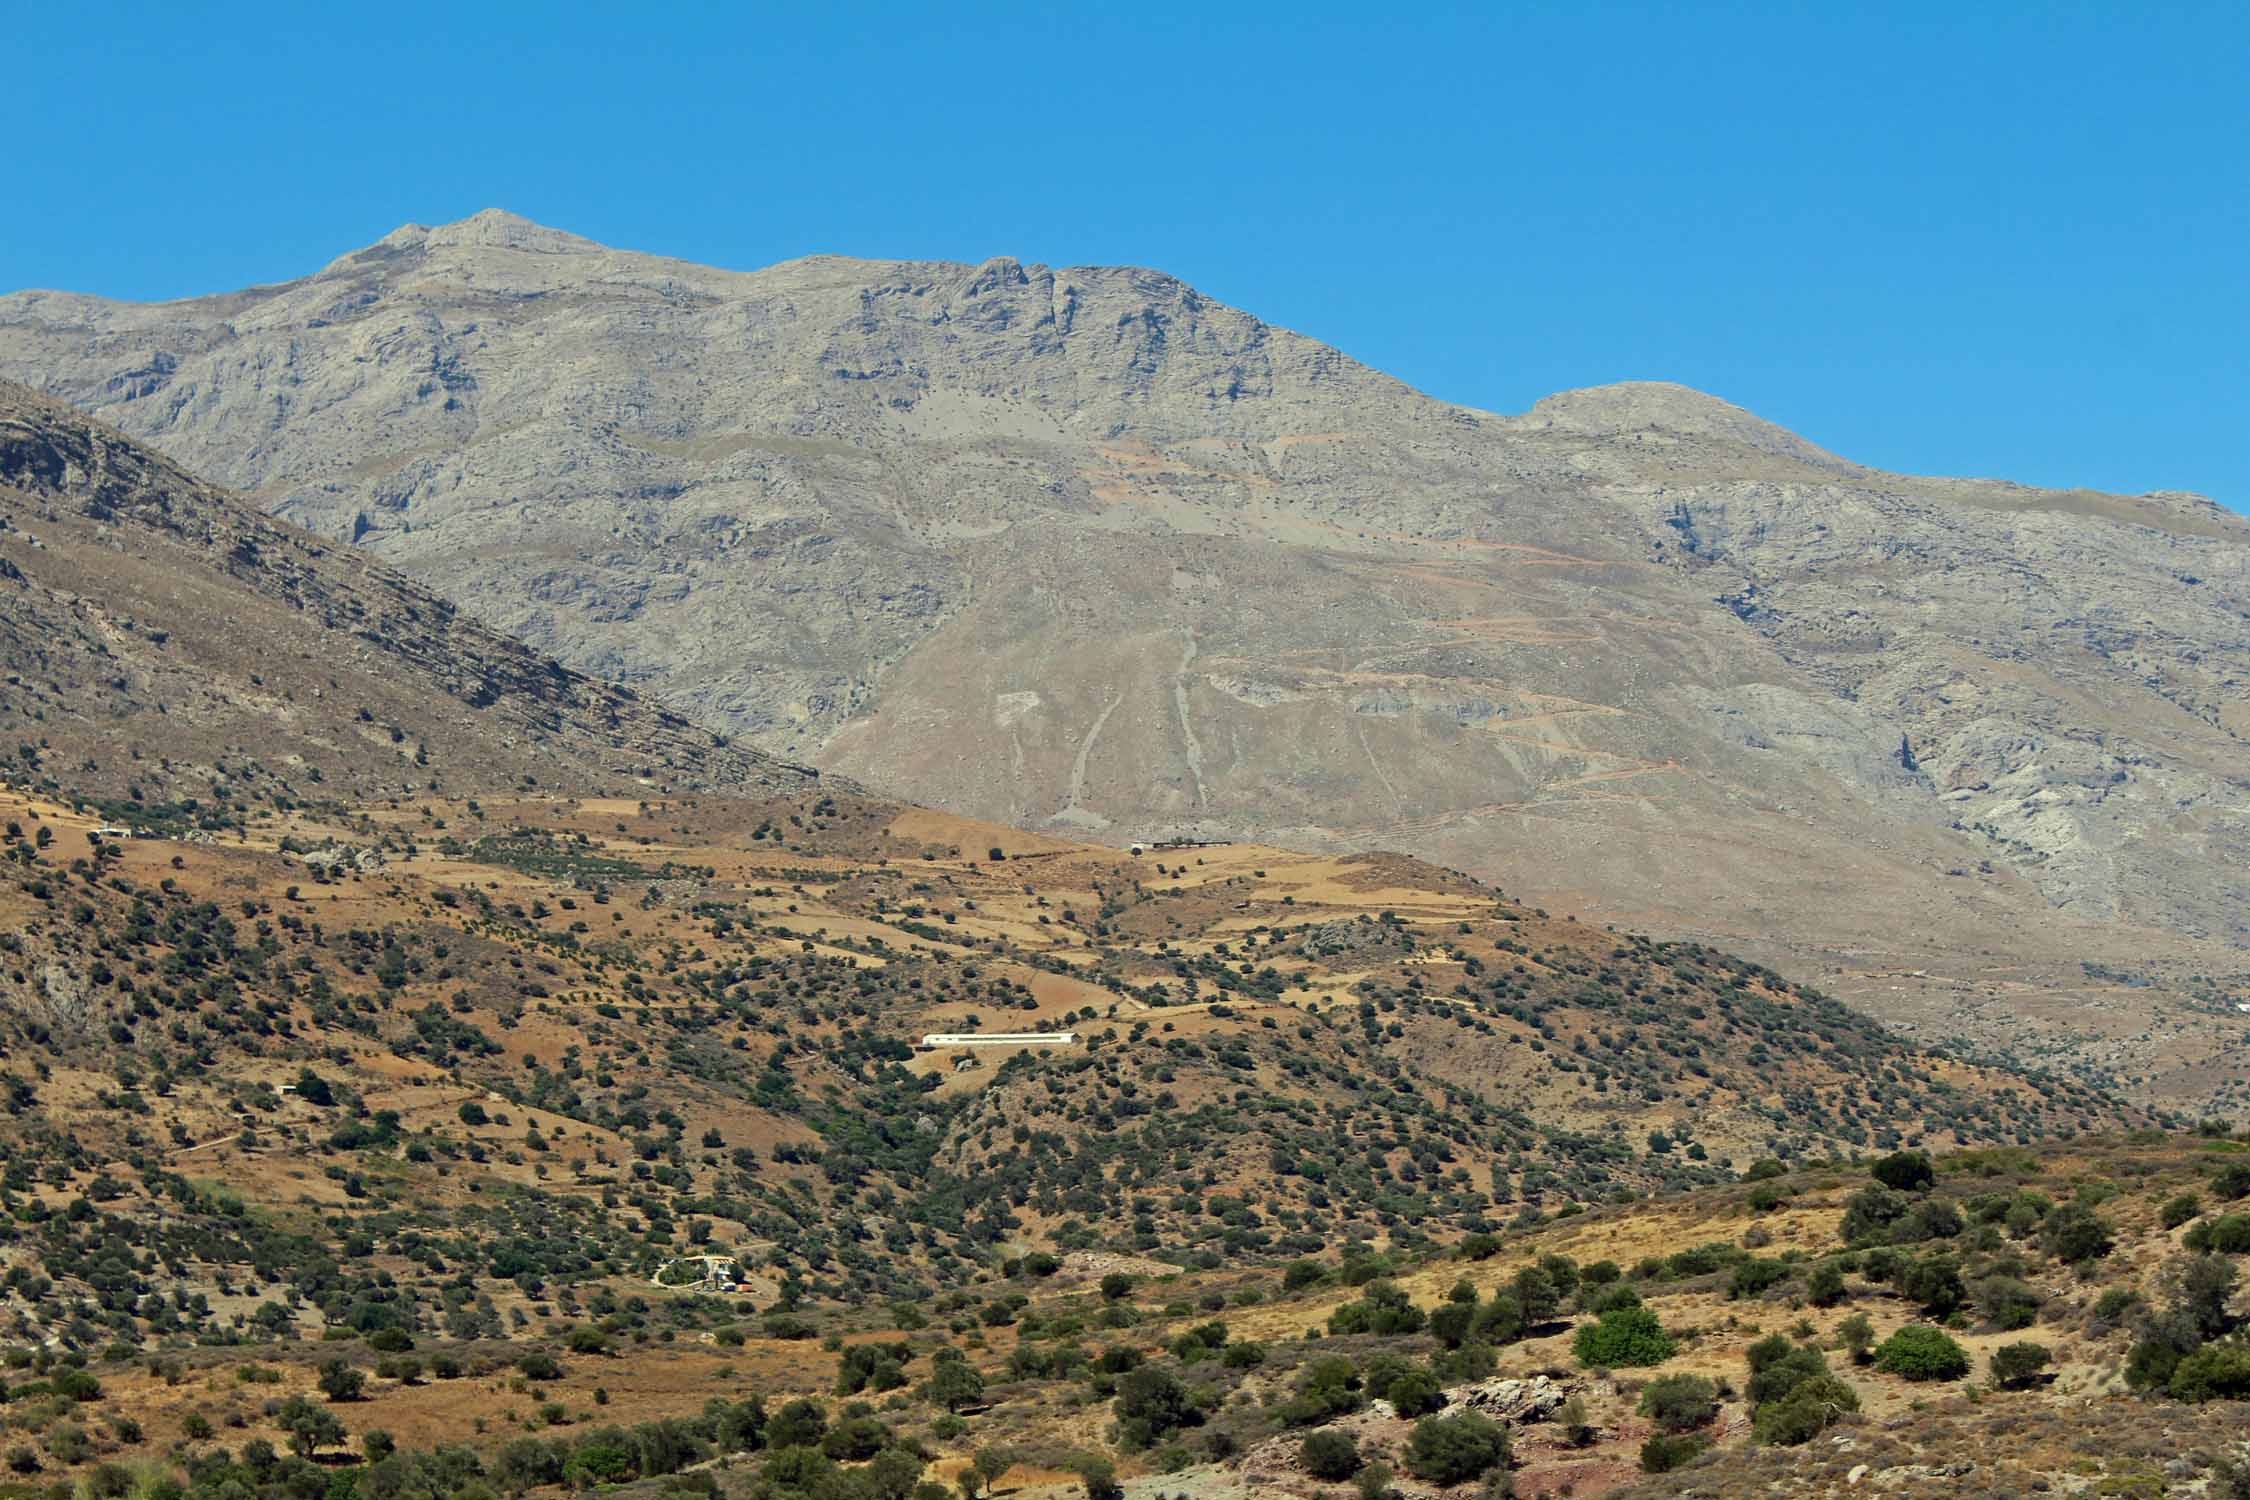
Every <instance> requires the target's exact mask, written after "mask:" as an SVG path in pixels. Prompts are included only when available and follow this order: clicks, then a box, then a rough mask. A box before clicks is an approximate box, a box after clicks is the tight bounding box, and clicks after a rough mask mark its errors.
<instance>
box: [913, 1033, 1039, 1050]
mask: <svg viewBox="0 0 2250 1500" xmlns="http://www.w3.org/2000/svg"><path fill="white" fill-rule="evenodd" d="M1077 1041H1078V1033H1077V1032H1075V1031H933V1032H930V1033H929V1034H928V1035H927V1036H924V1037H923V1038H922V1041H921V1044H920V1045H921V1050H922V1051H924V1052H934V1051H936V1050H937V1049H938V1048H940V1047H1069V1046H1074V1045H1076V1044H1077Z"/></svg>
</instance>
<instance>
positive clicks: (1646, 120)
mask: <svg viewBox="0 0 2250 1500" xmlns="http://www.w3.org/2000/svg"><path fill="white" fill-rule="evenodd" d="M1389 9H1390V8H1389V7H1384V6H1377V5H1369V4H1365V3H1360V4H1355V5H1352V6H1349V7H1340V6H1339V7H1330V6H1325V5H1319V4H1291V5H1286V6H1284V5H1272V4H1267V3H1260V0H1245V3H1241V4H1238V5H1235V6H1232V7H1215V6H1210V5H1208V4H1197V5H1171V4H1136V5H1130V6H1125V5H1119V6H1113V7H1108V8H1105V9H1102V10H1099V11H1096V10H1095V9H1094V8H1093V7H1063V6H1042V7H1038V8H1036V9H1034V8H1030V7H1025V8H1021V9H1017V8H1012V7H1010V8H996V7H975V6H970V7H930V6H920V5H917V6H903V5H877V4H869V5H862V6H849V5H837V6H815V5H805V4H789V5H774V6H766V7H756V6H744V5H711V6H708V7H705V6H687V5H667V4H662V3H629V4H614V3H613V4H608V5H603V6H599V7H595V6H576V5H547V4H539V5H531V4H510V3H506V0H486V3H481V4H459V3H454V4H448V5H443V6H437V5H430V6H425V5H420V4H411V3H408V4H393V5H390V6H386V7H348V8H347V7H341V6H309V7H299V6H294V5H292V6H287V7H284V6H264V5H249V4H239V5H233V6H227V5H210V6H183V5H178V4H176V3H174V4H166V5H161V6H159V5H146V4H135V3H128V4H119V5H111V6H105V7H102V8H101V9H100V10H99V11H98V12H94V11H82V10H80V9H79V8H77V7H70V6H60V5H52V4H32V3H29V0H0V22H4V23H5V30H4V32H0V34H5V35H6V36H7V39H8V40H7V45H6V52H7V58H8V60H7V63H6V67H5V71H4V74H0V78H4V82H0V119H4V120H5V123H6V125H7V127H8V131H9V136H8V138H9V141H10V142H11V144H12V146H13V148H14V149H12V150H11V151H10V152H9V153H8V158H7V169H6V175H7V180H8V194H7V202H8V209H7V212H6V213H5V215H4V216H0V289H14V288H18V287H27V286H42V287H62V288H68V289H72V290H83V291H91V292H99V293H104V294H108V295H112V296H122V297H134V298H150V297H176V296H184V295H190V294H194V293H200V292H207V291H216V290H221V289H226V288H232V287H236V286H241V285H246V284H249V283H252V282H257V281H266V280H277V279H281V278H284V277H287V276H291V275H295V274H299V273H302V272H305V271H309V270H311V269H313V268H314V267H316V266H318V265H320V264H321V263H323V262H325V261H327V260H328V259H330V258H331V257H333V256H334V255H336V254H338V253H340V252H342V251H344V250H347V249H351V248H354V247H356V246H359V245H362V244H364V243H366V242H368V241H371V240H373V239H375V238H377V237H378V236H380V235H382V234H384V233H385V232H387V231H389V230H390V229H392V228H393V227H395V226H396V225H398V224H400V223H403V222H406V221H409V220H421V221H424V222H437V221H442V220H447V219H454V218H460V217H463V216H465V215H467V214H469V213H472V212H474V211H476V210H477V209H479V208H483V207H487V206H500V207H504V208H508V209H511V210H513V211H515V212H518V213H522V214H526V215H528V216H530V217H532V218H535V219H538V220H540V221H542V222H544V223H548V224H553V225H556V226H558V227H562V228H566V229H570V230H574V231H576V232H578V233H581V234H586V235H590V236H592V237H594V238H596V239H600V240H603V241H606V242H608V243H611V244H616V245H622V246H629V247H633V248H639V249H647V250H655V251H661V252H665V253H669V254H673V255H679V256H684V257H687V258H689V259H693V260H699V261H706V262H711V263H714V264H718V265H726V266H735V267H753V266H758V265H763V264H766V263H769V262H771V261H775V260H779V259H784V258H787V257H789V256H793V255H800V254H805V253H808V252H813V251H838V252H843V253H847V254H853V255H864V256H877V257H885V256H898V257H946V258H954V259H961V260H979V259H982V258H984V257H986V256H988V255H993V254H999V253H1007V254H1013V255H1016V256H1019V257H1021V258H1023V259H1025V260H1043V261H1049V262H1053V263H1058V264H1085V263H1094V262H1134V263H1140V264H1146V265H1154V266H1159V267H1162V268H1164V269H1166V270H1168V271H1171V272H1174V273H1175V274H1178V275H1180V276H1182V277H1184V278H1186V279H1187V280H1189V281H1191V282H1193V283H1195V284H1196V285H1198V286H1200V287H1201V288H1202V289H1203V290H1205V291H1206V292H1208V293H1210V294H1211V295H1213V296H1216V297H1219V298H1221V299H1223V300H1225V301H1228V302H1232V303H1235V304H1237V305H1239V306H1242V307H1244V308H1247V309H1249V310H1251V311H1253V312H1255V313H1257V314H1259V315H1261V316H1263V317H1265V318H1267V319H1269V320H1271V321H1273V322H1277V323H1281V324H1285V325H1287V326H1290V327H1293V328H1297V329H1300V330H1303V331H1304V332H1307V333H1310V334H1312V335H1315V336H1316V337H1319V338H1322V339H1324V340H1327V341H1328V342H1331V343H1334V344H1337V345H1339V346H1341V347H1342V348H1344V349H1345V350H1347V351H1349V352H1350V353H1352V354H1354V355H1357V356H1359V357H1360V358H1362V359H1365V360H1368V361H1370V362H1371V363H1373V364H1376V365H1378V366H1381V367H1382V368H1384V369H1387V370H1390V371H1392V372H1394V373H1396V374H1398V375H1400V376H1402V377H1403V378H1405V379H1407V380H1409V381H1411V382H1412V383H1414V384H1416V385H1418V386H1420V387H1422V388H1424V389H1426V390H1428V391H1431V392H1433V393H1435V394H1437V395H1440V396H1444V397H1447V398H1449V399H1452V400H1456V401H1463V402H1468V403H1471V404H1474V405H1478V406H1484V407H1491V408H1497V409H1502V410H1520V409H1522V408H1523V407H1524V406H1526V405H1528V404H1529V403H1530V402H1532V401H1533V400H1535V399H1537V398H1538V397H1539V396H1541V395H1543V394H1545V393H1547V392H1549V391H1554V390H1560V389H1564V388H1567V387H1571V386H1579V385H1590V384H1595V383H1598V382H1602V381H1609V380H1620V379H1628V378H1660V379H1671V380H1680V381H1685V382H1687V383H1688V384H1691V385H1695V386H1698V387H1701V388H1703V389H1705V390H1709V391H1712V392H1715V393H1717V394H1719V395H1722V396H1725V397H1727V398H1728V399H1730V400H1734V401H1737V402H1740V403H1742V404H1743V405H1745V406H1748V407H1750V408H1752V409H1753V410H1756V411H1758V412H1759V413H1761V414H1762V415H1765V416H1768V417H1771V418H1773V419H1774V420H1776V421H1779V422H1782V423H1784V424H1786V425H1787V426H1789V427H1792V428H1794V429H1796V430H1798V431H1800V432H1802V433H1804V434H1805V435H1806V436H1808V437H1810V438H1812V439H1813V440H1814V441H1816V442H1820V443H1822V444H1825V445H1827V446H1829V447H1831V448H1834V449H1836V450H1837V451H1839V452H1841V453H1844V454H1846V455H1848V456H1850V457H1853V458H1857V459H1861V460H1863V461H1866V462H1870V463H1876V464H1881V465H1884V466H1886V467H1890V468H1897V469H1907V470H1915V471H1922V472H1930V473H1964V474H1995V475H2002V476H2006V477H2010V478H2017V479H2023V480H2026V481H2030V482H2036V483H2050V484H2088V485H2094V486H2098V487H2102V488H2108V489H2120V490H2145V489H2156V488H2182V489H2196V490H2202V491H2204V492H2206V493H2209V494H2213V495H2216V496H2218V497H2219V498H2221V499H2223V500H2225V501H2227V502H2229V503H2231V504H2234V505H2236V506H2237V507H2243V506H2245V505H2250V441H2245V438H2246V437H2250V355H2246V353H2245V351H2246V350H2250V165H2246V164H2250V103H2246V100H2250V79H2246V68H2245V58H2246V57H2250V7H2244V6H2242V5H2240V4H2227V5H2219V4H2212V5H2204V6H2198V5H2193V4H2175V5H2166V6H2161V7H2157V6H2142V5H2136V4H2128V3H2123V0H2120V3H2116V4H2112V5H2108V6H2098V7H2097V6H2073V5H2067V4H2060V3H2050V4H2040V5H2032V6H2022V7H2013V6H2008V5H2000V4H1979V5H1970V6H1964V5H1961V4H1959V3H1958V0H1949V3H1945V4H1930V5H1919V4H1894V5H1887V6H1884V5H1851V6H1844V5H1818V6H1815V5H1806V6H1802V7H1785V6H1741V7H1736V6H1724V5H1716V4H1713V5H1665V6H1647V7H1642V6H1628V5H1600V4H1583V5H1578V4H1573V5H1541V6H1516V7H1508V6H1501V5H1488V6H1479V7H1462V8H1459V9H1453V8H1448V7H1439V6H1420V7H1407V8H1406V9H1407V11H1408V12H1409V13H1407V14H1404V15H1399V16H1392V15H1387V14H1385V12H1386V11H1387V10H1389ZM1072 12H1076V13H1072Z"/></svg>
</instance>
